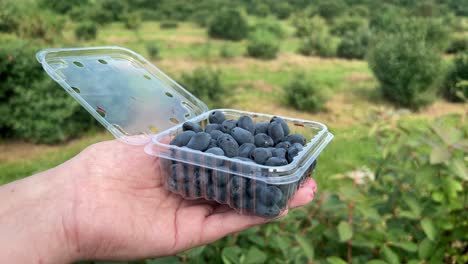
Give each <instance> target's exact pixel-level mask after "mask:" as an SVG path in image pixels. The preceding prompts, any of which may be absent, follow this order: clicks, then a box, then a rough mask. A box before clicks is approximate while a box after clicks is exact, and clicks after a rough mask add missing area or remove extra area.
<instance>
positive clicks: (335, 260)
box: [327, 256, 347, 264]
mask: <svg viewBox="0 0 468 264" xmlns="http://www.w3.org/2000/svg"><path fill="white" fill-rule="evenodd" d="M327 261H328V263H330V264H347V263H346V261H344V260H342V259H341V258H340V257H335V256H333V257H328V258H327Z"/></svg>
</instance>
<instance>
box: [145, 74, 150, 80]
mask: <svg viewBox="0 0 468 264" xmlns="http://www.w3.org/2000/svg"><path fill="white" fill-rule="evenodd" d="M143 77H145V79H148V80H151V77H149V76H148V75H146V74H145V75H143Z"/></svg>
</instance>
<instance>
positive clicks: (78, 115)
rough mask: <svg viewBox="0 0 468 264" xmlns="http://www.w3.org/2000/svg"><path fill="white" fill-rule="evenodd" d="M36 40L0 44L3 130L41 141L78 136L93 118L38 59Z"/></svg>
mask: <svg viewBox="0 0 468 264" xmlns="http://www.w3.org/2000/svg"><path fill="white" fill-rule="evenodd" d="M38 49H39V47H38V45H37V43H31V42H28V43H26V42H19V41H15V42H11V43H10V44H9V45H2V46H0V86H1V87H2V89H0V131H2V133H1V135H2V137H14V138H19V139H24V140H27V141H32V142H38V143H54V142H60V141H64V140H66V139H68V138H70V137H73V136H77V135H79V134H81V133H83V131H86V130H87V129H89V128H90V127H93V126H94V125H95V122H94V121H93V120H94V119H93V118H92V117H91V115H89V114H88V113H87V112H86V111H85V110H84V109H83V108H82V107H81V106H80V105H79V104H78V103H77V102H76V101H75V100H73V99H72V98H71V96H69V95H68V94H67V93H66V92H65V91H64V90H63V89H62V88H60V87H59V86H58V85H57V84H56V83H54V82H53V81H52V79H50V78H49V77H48V76H47V75H46V73H45V72H44V71H43V69H42V68H41V66H40V64H38V63H37V62H36V61H35V53H36V52H37V50H38Z"/></svg>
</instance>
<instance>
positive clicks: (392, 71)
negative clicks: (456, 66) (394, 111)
mask: <svg viewBox="0 0 468 264" xmlns="http://www.w3.org/2000/svg"><path fill="white" fill-rule="evenodd" d="M418 21H420V20H408V21H407V23H406V24H401V26H400V27H399V30H398V31H394V32H390V33H385V34H379V35H378V36H377V37H376V40H375V43H374V44H373V47H372V48H371V50H370V51H369V54H368V62H369V66H370V67H371V69H372V71H373V72H374V75H375V77H376V78H377V80H378V81H379V87H380V89H381V91H382V94H383V95H384V97H385V98H387V99H388V100H389V101H391V102H393V103H394V104H396V105H399V106H403V107H409V108H413V109H418V108H420V107H421V106H424V105H427V104H429V103H430V102H432V100H433V99H434V92H435V89H434V88H435V86H436V85H437V82H438V80H440V75H441V74H440V73H441V57H440V53H439V51H438V50H437V49H436V48H435V47H434V46H433V45H432V43H428V38H427V28H424V27H421V25H420V24H418V23H417V22H418Z"/></svg>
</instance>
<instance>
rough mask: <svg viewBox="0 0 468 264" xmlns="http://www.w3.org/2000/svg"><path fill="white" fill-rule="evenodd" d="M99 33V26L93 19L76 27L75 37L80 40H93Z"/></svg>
mask: <svg viewBox="0 0 468 264" xmlns="http://www.w3.org/2000/svg"><path fill="white" fill-rule="evenodd" d="M96 35H97V26H96V24H95V23H94V22H92V21H84V22H81V23H79V24H78V25H77V26H76V28H75V37H76V38H77V39H80V40H92V39H95V38H96Z"/></svg>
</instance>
